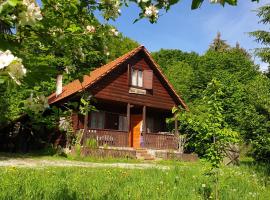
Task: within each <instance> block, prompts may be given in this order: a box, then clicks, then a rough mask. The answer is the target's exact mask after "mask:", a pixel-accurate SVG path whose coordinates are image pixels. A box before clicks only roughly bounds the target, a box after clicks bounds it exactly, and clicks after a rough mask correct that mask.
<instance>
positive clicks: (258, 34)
mask: <svg viewBox="0 0 270 200" xmlns="http://www.w3.org/2000/svg"><path fill="white" fill-rule="evenodd" d="M257 16H258V17H260V18H261V20H260V21H259V23H263V24H264V25H269V24H270V17H269V16H270V4H267V5H265V6H262V7H260V8H259V9H258V10H257ZM250 35H251V36H252V37H255V39H256V41H257V42H258V43H261V44H262V45H263V46H264V47H261V48H257V49H255V53H256V55H257V56H259V57H260V58H261V60H262V61H263V62H266V63H268V64H269V66H268V71H269V73H270V32H269V31H266V30H257V31H253V32H250Z"/></svg>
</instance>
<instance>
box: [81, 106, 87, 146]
mask: <svg viewBox="0 0 270 200" xmlns="http://www.w3.org/2000/svg"><path fill="white" fill-rule="evenodd" d="M87 132H88V111H87V112H86V113H85V115H84V122H83V136H82V140H81V144H82V143H83V142H84V141H85V137H86V134H87Z"/></svg>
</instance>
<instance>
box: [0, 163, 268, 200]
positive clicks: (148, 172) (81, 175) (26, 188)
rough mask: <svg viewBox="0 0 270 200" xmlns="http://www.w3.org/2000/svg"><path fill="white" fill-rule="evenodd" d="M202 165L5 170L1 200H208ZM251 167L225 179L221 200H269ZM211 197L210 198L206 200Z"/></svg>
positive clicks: (226, 173) (225, 171) (0, 173)
mask: <svg viewBox="0 0 270 200" xmlns="http://www.w3.org/2000/svg"><path fill="white" fill-rule="evenodd" d="M205 167H206V166H205V165H203V164H191V163H181V164H180V165H179V164H178V165H176V166H171V170H164V171H162V170H159V169H145V170H139V169H136V170H135V169H118V168H110V169H100V168H94V169H91V168H76V167H70V168H68V167H66V168H52V167H49V168H36V169H31V168H10V167H9V168H0V199H45V200H46V199H48V200H53V199H173V200H175V199H185V200H187V199H192V200H193V199H204V196H205V193H209V194H210V197H211V191H212V188H213V185H212V182H211V179H210V178H209V177H207V176H204V175H203V172H204V168H205ZM262 179H263V176H262V175H261V174H259V173H258V172H257V171H256V170H254V169H253V168H252V167H249V166H243V167H226V168H222V169H221V173H220V186H219V187H220V198H221V199H226V200H227V199H237V200H238V199H252V200H253V199H267V200H268V199H269V197H270V186H269V185H265V184H264V183H263V180H262ZM207 196H209V195H207Z"/></svg>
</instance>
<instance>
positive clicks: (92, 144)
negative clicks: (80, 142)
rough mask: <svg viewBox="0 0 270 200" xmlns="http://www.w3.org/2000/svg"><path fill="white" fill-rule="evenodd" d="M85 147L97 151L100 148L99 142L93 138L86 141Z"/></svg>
mask: <svg viewBox="0 0 270 200" xmlns="http://www.w3.org/2000/svg"><path fill="white" fill-rule="evenodd" d="M85 146H86V147H88V148H90V149H95V148H97V147H98V144H97V141H96V140H95V139H92V138H88V139H87V140H86V141H85Z"/></svg>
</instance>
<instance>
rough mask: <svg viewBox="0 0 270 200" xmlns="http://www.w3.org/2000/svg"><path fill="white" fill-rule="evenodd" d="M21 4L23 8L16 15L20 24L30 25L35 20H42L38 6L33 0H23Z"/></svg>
mask: <svg viewBox="0 0 270 200" xmlns="http://www.w3.org/2000/svg"><path fill="white" fill-rule="evenodd" d="M22 5H23V6H24V10H23V11H22V12H21V13H19V15H18V17H19V24H20V25H23V26H24V25H30V26H31V25H33V24H35V23H36V21H37V20H38V21H39V20H42V14H41V11H40V8H39V6H38V5H37V3H36V2H35V1H34V0H23V2H22Z"/></svg>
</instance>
